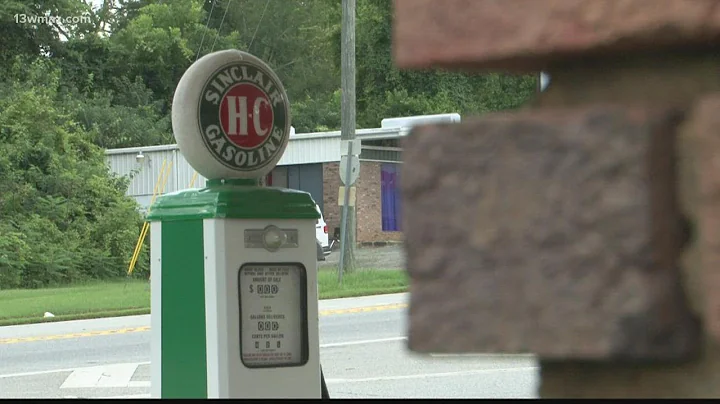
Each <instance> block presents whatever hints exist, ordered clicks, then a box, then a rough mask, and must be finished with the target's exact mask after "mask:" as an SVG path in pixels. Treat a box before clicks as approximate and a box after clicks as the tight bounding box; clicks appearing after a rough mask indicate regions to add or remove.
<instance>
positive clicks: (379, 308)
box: [0, 303, 408, 345]
mask: <svg viewBox="0 0 720 404" xmlns="http://www.w3.org/2000/svg"><path fill="white" fill-rule="evenodd" d="M406 307H408V305H407V304H405V303H396V304H385V305H380V306H368V307H356V308H352V309H335V310H320V313H319V314H320V316H333V315H338V314H351V313H367V312H372V311H384V310H397V309H404V308H406ZM145 331H150V326H144V327H133V328H121V329H117V330H105V331H88V332H76V333H71V334H59V335H41V336H37V337H18V338H4V339H2V338H0V345H5V344H17V343H20V342H35V341H53V340H59V339H72V338H85V337H96V336H100V335H114V334H129V333H134V332H145Z"/></svg>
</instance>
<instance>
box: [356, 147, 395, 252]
mask: <svg viewBox="0 0 720 404" xmlns="http://www.w3.org/2000/svg"><path fill="white" fill-rule="evenodd" d="M360 164H361V166H360V178H359V179H358V184H357V186H358V191H357V192H358V204H357V241H358V243H370V242H377V241H400V240H401V239H402V233H401V232H395V231H393V232H385V231H383V229H382V193H381V189H380V185H381V184H380V169H381V166H382V163H378V162H374V161H364V162H362V163H360Z"/></svg>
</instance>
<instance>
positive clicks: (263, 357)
mask: <svg viewBox="0 0 720 404" xmlns="http://www.w3.org/2000/svg"><path fill="white" fill-rule="evenodd" d="M238 278H239V279H238V285H239V288H240V291H239V292H240V355H241V356H242V362H243V364H244V365H245V366H246V367H248V368H259V367H282V366H302V365H304V364H305V363H306V362H307V360H308V331H307V321H306V319H307V302H306V300H307V289H306V288H307V276H306V273H305V267H304V266H303V265H302V264H245V265H243V266H242V267H240V271H239V273H238Z"/></svg>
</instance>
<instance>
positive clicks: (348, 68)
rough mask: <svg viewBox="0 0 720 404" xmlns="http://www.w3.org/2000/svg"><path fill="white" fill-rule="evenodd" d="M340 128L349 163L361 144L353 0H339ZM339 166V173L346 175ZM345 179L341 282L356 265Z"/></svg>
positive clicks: (352, 210) (351, 207)
mask: <svg viewBox="0 0 720 404" xmlns="http://www.w3.org/2000/svg"><path fill="white" fill-rule="evenodd" d="M341 41H342V43H341V53H342V55H341V60H340V63H341V69H340V74H341V83H340V87H341V91H342V106H341V115H340V118H341V128H340V139H341V143H342V144H343V145H344V146H345V147H344V148H343V149H341V151H340V152H341V153H343V154H344V155H347V158H346V161H347V162H346V164H347V165H348V167H349V166H350V165H351V160H352V159H353V156H354V155H359V154H360V148H359V147H357V148H355V147H353V143H355V142H354V140H355V0H342V31H341ZM343 171H346V172H349V171H350V170H342V167H341V169H340V173H339V175H340V176H341V177H343V176H345V173H343ZM343 182H344V183H345V195H344V202H343V210H342V222H341V224H340V232H341V236H340V238H341V245H340V248H341V250H340V263H339V268H338V279H339V281H340V282H342V274H343V272H345V271H352V270H353V269H354V267H355V228H356V225H355V219H356V217H355V203H350V202H351V201H349V199H351V198H350V197H351V193H350V188H351V187H352V186H353V182H354V181H352V180H351V179H350V178H347V179H346V180H344V181H343Z"/></svg>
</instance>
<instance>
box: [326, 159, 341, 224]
mask: <svg viewBox="0 0 720 404" xmlns="http://www.w3.org/2000/svg"><path fill="white" fill-rule="evenodd" d="M339 166H340V163H325V164H323V216H324V217H325V223H327V227H328V233H329V234H330V237H332V235H333V231H334V229H335V228H336V227H340V218H341V216H340V210H341V209H340V206H338V188H339V187H340V176H339V174H338V169H339Z"/></svg>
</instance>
